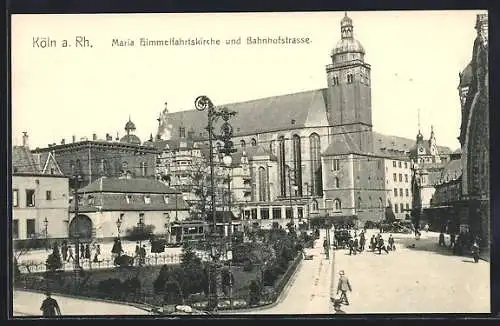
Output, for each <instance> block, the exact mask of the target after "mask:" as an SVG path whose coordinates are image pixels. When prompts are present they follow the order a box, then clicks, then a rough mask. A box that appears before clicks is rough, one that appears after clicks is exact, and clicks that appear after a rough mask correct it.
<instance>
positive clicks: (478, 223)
mask: <svg viewBox="0 0 500 326" xmlns="http://www.w3.org/2000/svg"><path fill="white" fill-rule="evenodd" d="M476 30H477V37H476V40H475V41H474V45H473V52H472V61H471V63H470V64H469V66H470V67H469V66H468V67H467V68H466V69H465V70H464V72H463V73H461V74H460V85H459V96H461V102H462V125H461V129H460V137H459V139H460V143H461V145H462V153H463V154H462V166H463V171H462V195H463V200H465V201H467V206H466V208H464V210H463V211H462V212H461V216H462V221H461V223H462V224H464V225H465V226H467V227H468V228H469V229H470V231H471V232H472V233H473V234H474V235H477V236H479V237H480V238H481V245H482V246H488V245H489V242H490V239H491V236H490V190H489V186H490V184H489V181H490V163H489V159H490V158H489V84H488V78H489V77H488V76H489V72H488V16H487V15H486V14H481V15H478V16H477V22H476Z"/></svg>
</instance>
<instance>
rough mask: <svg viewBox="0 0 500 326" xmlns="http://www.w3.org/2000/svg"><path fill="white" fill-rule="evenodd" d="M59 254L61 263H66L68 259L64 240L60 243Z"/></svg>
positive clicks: (66, 245) (66, 244)
mask: <svg viewBox="0 0 500 326" xmlns="http://www.w3.org/2000/svg"><path fill="white" fill-rule="evenodd" d="M61 254H62V259H63V261H66V260H67V259H68V243H67V242H66V240H64V241H63V242H62V245H61Z"/></svg>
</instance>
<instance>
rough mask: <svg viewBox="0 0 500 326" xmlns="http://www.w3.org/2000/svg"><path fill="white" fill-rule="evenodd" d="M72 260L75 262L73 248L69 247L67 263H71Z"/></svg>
mask: <svg viewBox="0 0 500 326" xmlns="http://www.w3.org/2000/svg"><path fill="white" fill-rule="evenodd" d="M70 259H71V260H73V261H74V260H75V257H73V247H71V245H70V246H68V260H67V261H68V262H69V260H70Z"/></svg>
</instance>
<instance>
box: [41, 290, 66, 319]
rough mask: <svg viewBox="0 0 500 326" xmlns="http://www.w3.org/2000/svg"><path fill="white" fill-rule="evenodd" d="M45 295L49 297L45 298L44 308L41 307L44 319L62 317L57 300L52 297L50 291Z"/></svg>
mask: <svg viewBox="0 0 500 326" xmlns="http://www.w3.org/2000/svg"><path fill="white" fill-rule="evenodd" d="M45 295H46V296H47V297H46V298H45V300H43V302H42V306H41V307H40V310H41V311H42V316H43V317H54V316H61V309H59V304H58V303H57V300H56V299H54V298H52V297H51V296H50V295H51V294H50V292H49V291H47V292H45Z"/></svg>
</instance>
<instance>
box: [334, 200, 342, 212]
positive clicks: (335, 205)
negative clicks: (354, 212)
mask: <svg viewBox="0 0 500 326" xmlns="http://www.w3.org/2000/svg"><path fill="white" fill-rule="evenodd" d="M334 207H335V210H336V211H340V210H341V209H342V203H341V202H340V199H338V198H335V201H334Z"/></svg>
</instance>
